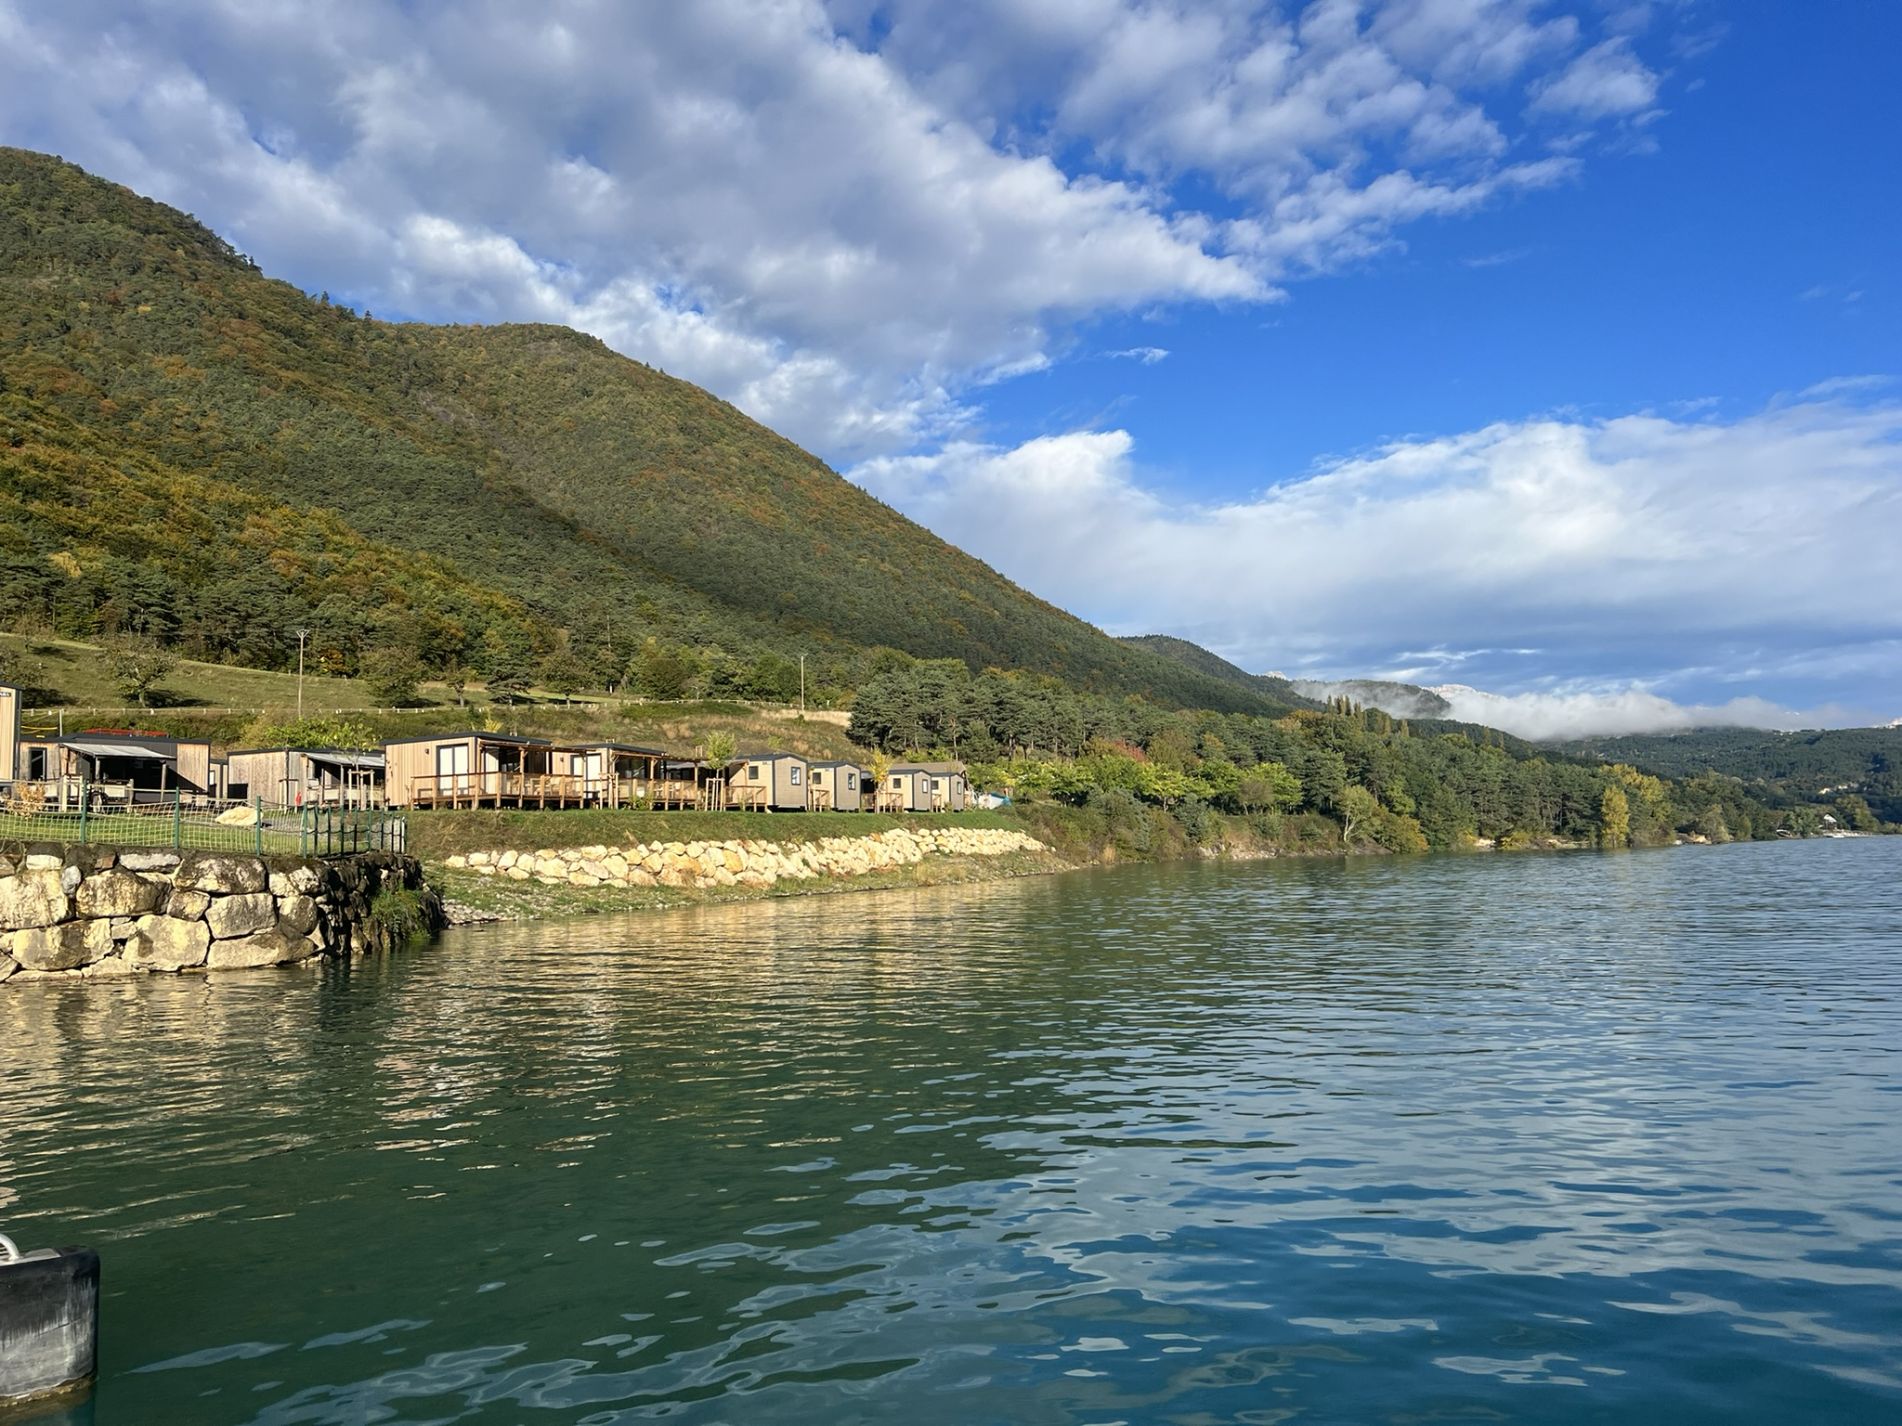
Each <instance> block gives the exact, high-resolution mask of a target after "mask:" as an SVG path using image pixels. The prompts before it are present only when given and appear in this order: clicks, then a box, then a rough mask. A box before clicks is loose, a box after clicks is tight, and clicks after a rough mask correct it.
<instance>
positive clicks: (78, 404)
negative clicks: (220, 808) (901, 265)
mask: <svg viewBox="0 0 1902 1426" xmlns="http://www.w3.org/2000/svg"><path fill="white" fill-rule="evenodd" d="M0 433H3V434H4V437H5V440H4V444H0V516H3V517H4V525H0V609H3V610H5V611H7V612H6V613H0V621H6V622H13V623H15V624H18V625H22V626H34V627H47V628H52V629H54V630H57V631H59V632H61V633H65V634H68V635H73V636H81V637H84V636H91V635H96V634H100V633H113V632H133V633H139V634H149V635H151V636H153V637H156V638H159V639H162V640H165V641H168V642H174V643H177V644H179V645H180V646H181V647H183V648H185V649H187V650H188V651H190V652H193V653H197V654H200V655H203V656H206V657H211V658H220V659H232V660H238V661H243V662H249V663H254V664H257V665H259V666H265V667H281V666H283V665H284V664H285V663H286V662H287V661H288V660H289V659H290V658H292V657H293V656H294V651H295V639H294V637H292V636H291V634H290V631H291V630H292V629H293V628H297V627H309V628H311V629H312V631H313V633H312V648H313V651H314V652H315V653H316V654H317V656H318V657H319V659H320V661H321V664H322V666H323V667H325V668H327V669H329V670H331V671H333V672H336V673H345V674H347V673H352V672H355V671H356V670H357V669H358V667H359V665H360V664H361V662H362V661H363V660H364V658H365V656H366V654H367V653H368V652H369V651H371V650H387V649H390V648H392V647H394V648H396V649H398V650H399V651H400V652H402V653H404V654H406V655H410V656H414V657H415V658H417V659H419V660H420V661H421V663H422V665H423V667H424V669H425V670H426V671H432V670H438V669H443V668H448V667H451V666H457V665H473V666H475V667H476V668H477V669H478V670H479V671H488V670H489V669H491V668H494V667H497V666H507V665H523V664H533V665H541V664H543V663H545V662H546V661H547V660H548V659H550V658H551V657H553V658H555V659H556V660H558V661H561V662H565V663H566V664H568V665H570V666H571V668H572V669H573V670H574V671H575V676H576V677H585V679H587V680H588V681H590V682H596V683H599V682H606V681H610V680H614V679H617V678H618V677H620V675H621V674H622V672H623V670H624V669H626V668H627V666H628V665H629V663H630V661H632V660H633V659H634V658H635V656H636V655H637V654H638V652H639V651H640V650H641V649H642V647H643V645H646V644H648V643H650V641H661V642H663V643H668V644H677V645H684V646H689V647H690V648H691V649H692V650H693V651H694V652H693V658H694V659H697V660H699V663H700V666H701V667H702V668H703V670H704V669H706V668H708V667H712V668H713V669H714V670H715V671H716V672H717V671H719V670H720V669H726V670H727V672H726V673H725V674H723V675H722V676H725V677H728V678H729V681H730V687H729V690H728V691H750V692H757V693H765V692H771V691H775V690H771V689H766V688H762V687H757V686H755V687H747V686H745V680H747V679H751V680H752V681H753V683H754V684H756V685H757V684H758V683H760V682H761V681H762V680H767V681H772V680H778V681H779V683H780V684H781V685H782V687H783V685H784V682H785V680H786V679H787V678H788V677H790V676H793V674H789V672H788V671H789V670H792V671H793V673H795V674H796V666H795V665H792V664H791V663H790V662H789V656H790V655H791V654H796V653H799V652H807V653H809V654H810V655H812V658H813V667H812V669H811V673H812V675H813V679H814V683H815V687H816V688H819V689H824V688H826V687H828V686H830V687H832V688H834V689H837V690H843V689H846V688H850V687H851V686H854V685H855V684H856V683H857V682H858V681H859V680H860V678H862V677H863V676H864V674H865V672H866V671H867V670H868V668H869V667H870V666H871V664H872V661H873V658H874V656H875V655H874V652H873V651H875V650H877V649H879V648H881V647H887V648H894V649H899V650H903V651H904V652H906V653H909V654H912V655H914V656H918V657H926V658H931V657H946V658H957V659H961V660H963V661H964V662H965V663H967V664H968V665H970V666H971V667H972V668H974V669H980V668H983V667H986V666H993V665H994V666H998V667H1003V668H1013V669H1024V670H1030V671H1034V672H1036V673H1039V674H1049V675H1054V676H1056V677H1058V678H1061V679H1063V680H1064V681H1066V682H1068V683H1071V684H1073V685H1075V686H1077V687H1080V688H1086V689H1091V690H1095V691H1099V692H1106V693H1118V694H1140V695H1145V696H1148V697H1152V698H1154V699H1156V700H1158V701H1160V702H1163V703H1167V704H1174V705H1196V706H1206V707H1213V708H1228V709H1237V710H1244V711H1266V710H1268V709H1270V708H1271V706H1272V702H1273V700H1272V699H1271V698H1269V697H1267V696H1266V695H1264V694H1263V693H1262V691H1260V690H1257V689H1250V688H1246V687H1243V686H1240V685H1236V684H1233V683H1231V682H1228V681H1225V680H1223V679H1221V678H1218V677H1214V676H1211V675H1208V674H1206V673H1203V672H1200V671H1198V670H1195V669H1192V668H1189V667H1187V666H1185V665H1183V664H1181V663H1179V662H1176V661H1173V660H1169V659H1165V658H1162V657H1158V656H1157V655H1155V654H1154V653H1152V652H1150V651H1147V650H1144V649H1140V648H1132V647H1129V646H1126V645H1123V644H1120V643H1118V642H1117V641H1116V640H1113V639H1111V638H1109V637H1107V636H1106V635H1104V634H1102V633H1101V632H1100V631H1098V630H1096V629H1094V628H1092V627H1090V626H1089V625H1087V624H1085V623H1083V622H1082V621H1081V620H1078V619H1076V618H1074V617H1072V616H1070V615H1068V614H1066V613H1064V612H1063V611H1061V610H1059V609H1056V608H1054V607H1053V606H1051V605H1049V604H1047V603H1045V602H1043V601H1041V600H1039V599H1036V598H1035V597H1034V596H1032V595H1030V594H1028V593H1026V592H1025V591H1023V590H1022V589H1019V588H1018V587H1016V586H1015V585H1013V584H1011V583H1010V582H1009V581H1007V580H1005V579H1004V578H1002V577H1001V576H1000V575H998V574H997V573H996V572H995V571H993V570H991V569H989V568H988V567H987V566H985V565H983V564H982V563H980V562H979V561H977V560H975V559H972V558H971V557H969V556H967V555H965V554H963V553H961V552H960V551H958V550H956V549H953V548H952V547H951V546H949V545H947V544H945V543H944V542H943V541H941V540H938V539H937V538H936V537H934V536H932V535H931V534H930V533H929V532H927V531H925V530H923V529H921V528H920V527H919V526H917V525H914V524H912V523H911V522H910V521H907V520H905V519H904V518H903V517H902V516H900V515H898V514H897V513H896V512H895V511H893V510H891V509H889V508H888V507H886V506H884V505H882V504H881V503H879V502H878V501H876V500H874V499H872V498H871V497H870V496H868V495H866V494H865V493H864V492H863V491H861V490H859V489H858V488H857V487H855V486H853V485H851V484H850V483H849V482H847V481H845V480H843V479H841V478H840V477H839V476H837V475H836V474H834V473H833V472H832V471H830V470H828V469H827V468H826V467H825V466H824V465H823V464H822V463H821V462H819V461H818V460H817V459H815V458H814V457H812V456H810V455H808V454H806V453H805V452H803V451H801V450H800V449H798V448H797V447H796V446H794V445H792V444H791V443H789V442H787V441H785V440H783V439H781V438H780V437H778V436H776V435H774V434H773V433H772V432H770V431H768V430H766V429H765V428H763V427H761V426H759V425H758V424H757V423H755V422H753V421H751V420H749V419H747V418H746V417H745V416H743V415H742V414H741V413H739V412H738V411H737V410H735V409H734V408H732V407H731V406H729V405H727V404H726V403H724V402H722V401H719V400H718V399H716V398H714V397H713V396H711V395H709V394H708V393H706V392H704V391H702V390H700V389H698V388H696V387H693V386H691V385H689V384H687V383H685V382H681V381H678V380H675V379H673V378H671V377H668V376H665V375H664V374H662V373H660V372H657V371H654V370H652V369H650V368H647V367H644V366H642V365H640V364H639V363H636V362H632V361H628V360H626V359H625V358H622V357H620V356H617V355H615V354H614V353H613V352H611V351H609V350H608V349H607V348H606V347H605V346H603V345H602V344H601V343H599V342H597V341H595V340H594V339H592V338H589V337H585V336H582V335H580V334H577V333H575V332H571V331H568V330H566V329H563V328H555V327H540V326H502V327H429V326H424V325H420V324H392V323H386V322H378V321H374V320H370V319H367V318H365V317H360V316H358V315H357V314H355V313H353V312H351V311H349V310H348V309H345V308H340V307H335V306H332V305H330V304H329V303H328V302H326V301H323V300H321V299H312V298H310V297H308V296H307V295H305V294H304V293H302V292H299V291H298V290H297V289H295V288H293V287H291V286H289V285H288V284H285V283H282V282H275V281H272V280H270V279H267V278H265V277H264V276H263V275H261V274H260V273H259V272H258V271H257V269H256V268H255V266H254V265H253V264H251V263H250V262H249V261H248V260H247V259H246V258H244V257H243V256H242V255H241V254H238V253H236V252H234V251H232V250H231V248H230V247H229V246H228V245H227V244H225V243H224V242H223V241H222V240H220V239H219V238H218V237H217V236H216V235H215V234H213V233H211V232H209V231H208V230H207V229H205V228H204V227H202V226H201V225H199V224H198V223H196V222H195V221H193V220H192V219H190V218H189V217H187V216H185V215H183V214H180V213H178V212H176V211H174V210H172V209H169V208H166V207H165V206H163V205H161V204H158V203H154V202H151V201H149V200H146V199H142V198H140V197H138V196H137V195H135V194H133V193H131V192H130V191H128V190H126V189H124V188H120V187H117V186H115V185H112V184H107V183H104V182H102V181H100V180H97V179H94V178H92V177H90V176H89V175H87V174H85V173H84V172H82V171H81V170H79V169H77V168H74V167H73V166H71V165H69V164H65V163H63V162H61V161H59V160H57V159H53V158H50V157H47V156H45V155H40V154H33V153H28V152H24V151H21V150H17V149H0ZM736 670H737V671H736ZM762 670H763V671H762Z"/></svg>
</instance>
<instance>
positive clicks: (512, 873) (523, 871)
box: [503, 864, 530, 881]
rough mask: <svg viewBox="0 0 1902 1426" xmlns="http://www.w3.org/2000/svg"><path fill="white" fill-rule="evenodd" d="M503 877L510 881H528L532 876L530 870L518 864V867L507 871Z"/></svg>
mask: <svg viewBox="0 0 1902 1426" xmlns="http://www.w3.org/2000/svg"><path fill="white" fill-rule="evenodd" d="M503 875H504V876H506V877H507V878H508V879H509V880H510V881H527V880H528V878H529V876H530V872H529V870H528V868H526V867H524V866H521V865H519V864H518V865H516V866H512V867H510V868H508V870H507V871H505V872H504V873H503Z"/></svg>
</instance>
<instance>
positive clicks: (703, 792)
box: [647, 758, 718, 812]
mask: <svg viewBox="0 0 1902 1426" xmlns="http://www.w3.org/2000/svg"><path fill="white" fill-rule="evenodd" d="M717 786H718V782H717V774H716V773H715V772H714V771H713V770H712V769H710V768H708V767H707V765H706V764H705V763H702V762H699V761H697V760H695V759H693V758H664V759H662V760H661V761H660V762H658V763H656V764H655V765H654V780H653V782H651V783H650V784H648V795H647V804H648V806H650V807H658V808H661V809H663V810H665V811H669V812H676V811H691V810H692V809H694V808H696V807H700V806H703V805H704V804H705V802H706V799H707V797H708V795H709V791H710V789H712V788H714V787H717Z"/></svg>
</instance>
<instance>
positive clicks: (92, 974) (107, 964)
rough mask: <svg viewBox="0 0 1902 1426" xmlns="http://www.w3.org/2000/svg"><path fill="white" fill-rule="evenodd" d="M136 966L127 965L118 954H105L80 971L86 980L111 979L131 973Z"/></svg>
mask: <svg viewBox="0 0 1902 1426" xmlns="http://www.w3.org/2000/svg"><path fill="white" fill-rule="evenodd" d="M136 970H137V967H136V966H131V965H127V964H126V962H125V961H124V960H122V959H121V958H120V957H118V956H105V957H103V958H101V959H99V960H96V961H94V962H93V963H92V964H91V965H89V966H87V967H86V968H85V969H84V970H82V971H81V972H80V974H81V975H83V976H85V977H86V979H87V980H112V979H115V978H117V977H119V976H126V975H132V974H133V973H134V972H135V971H136Z"/></svg>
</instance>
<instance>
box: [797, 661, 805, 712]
mask: <svg viewBox="0 0 1902 1426" xmlns="http://www.w3.org/2000/svg"><path fill="white" fill-rule="evenodd" d="M799 716H800V717H801V718H803V717H805V716H806V656H805V655H804V654H801V655H800V656H799Z"/></svg>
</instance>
